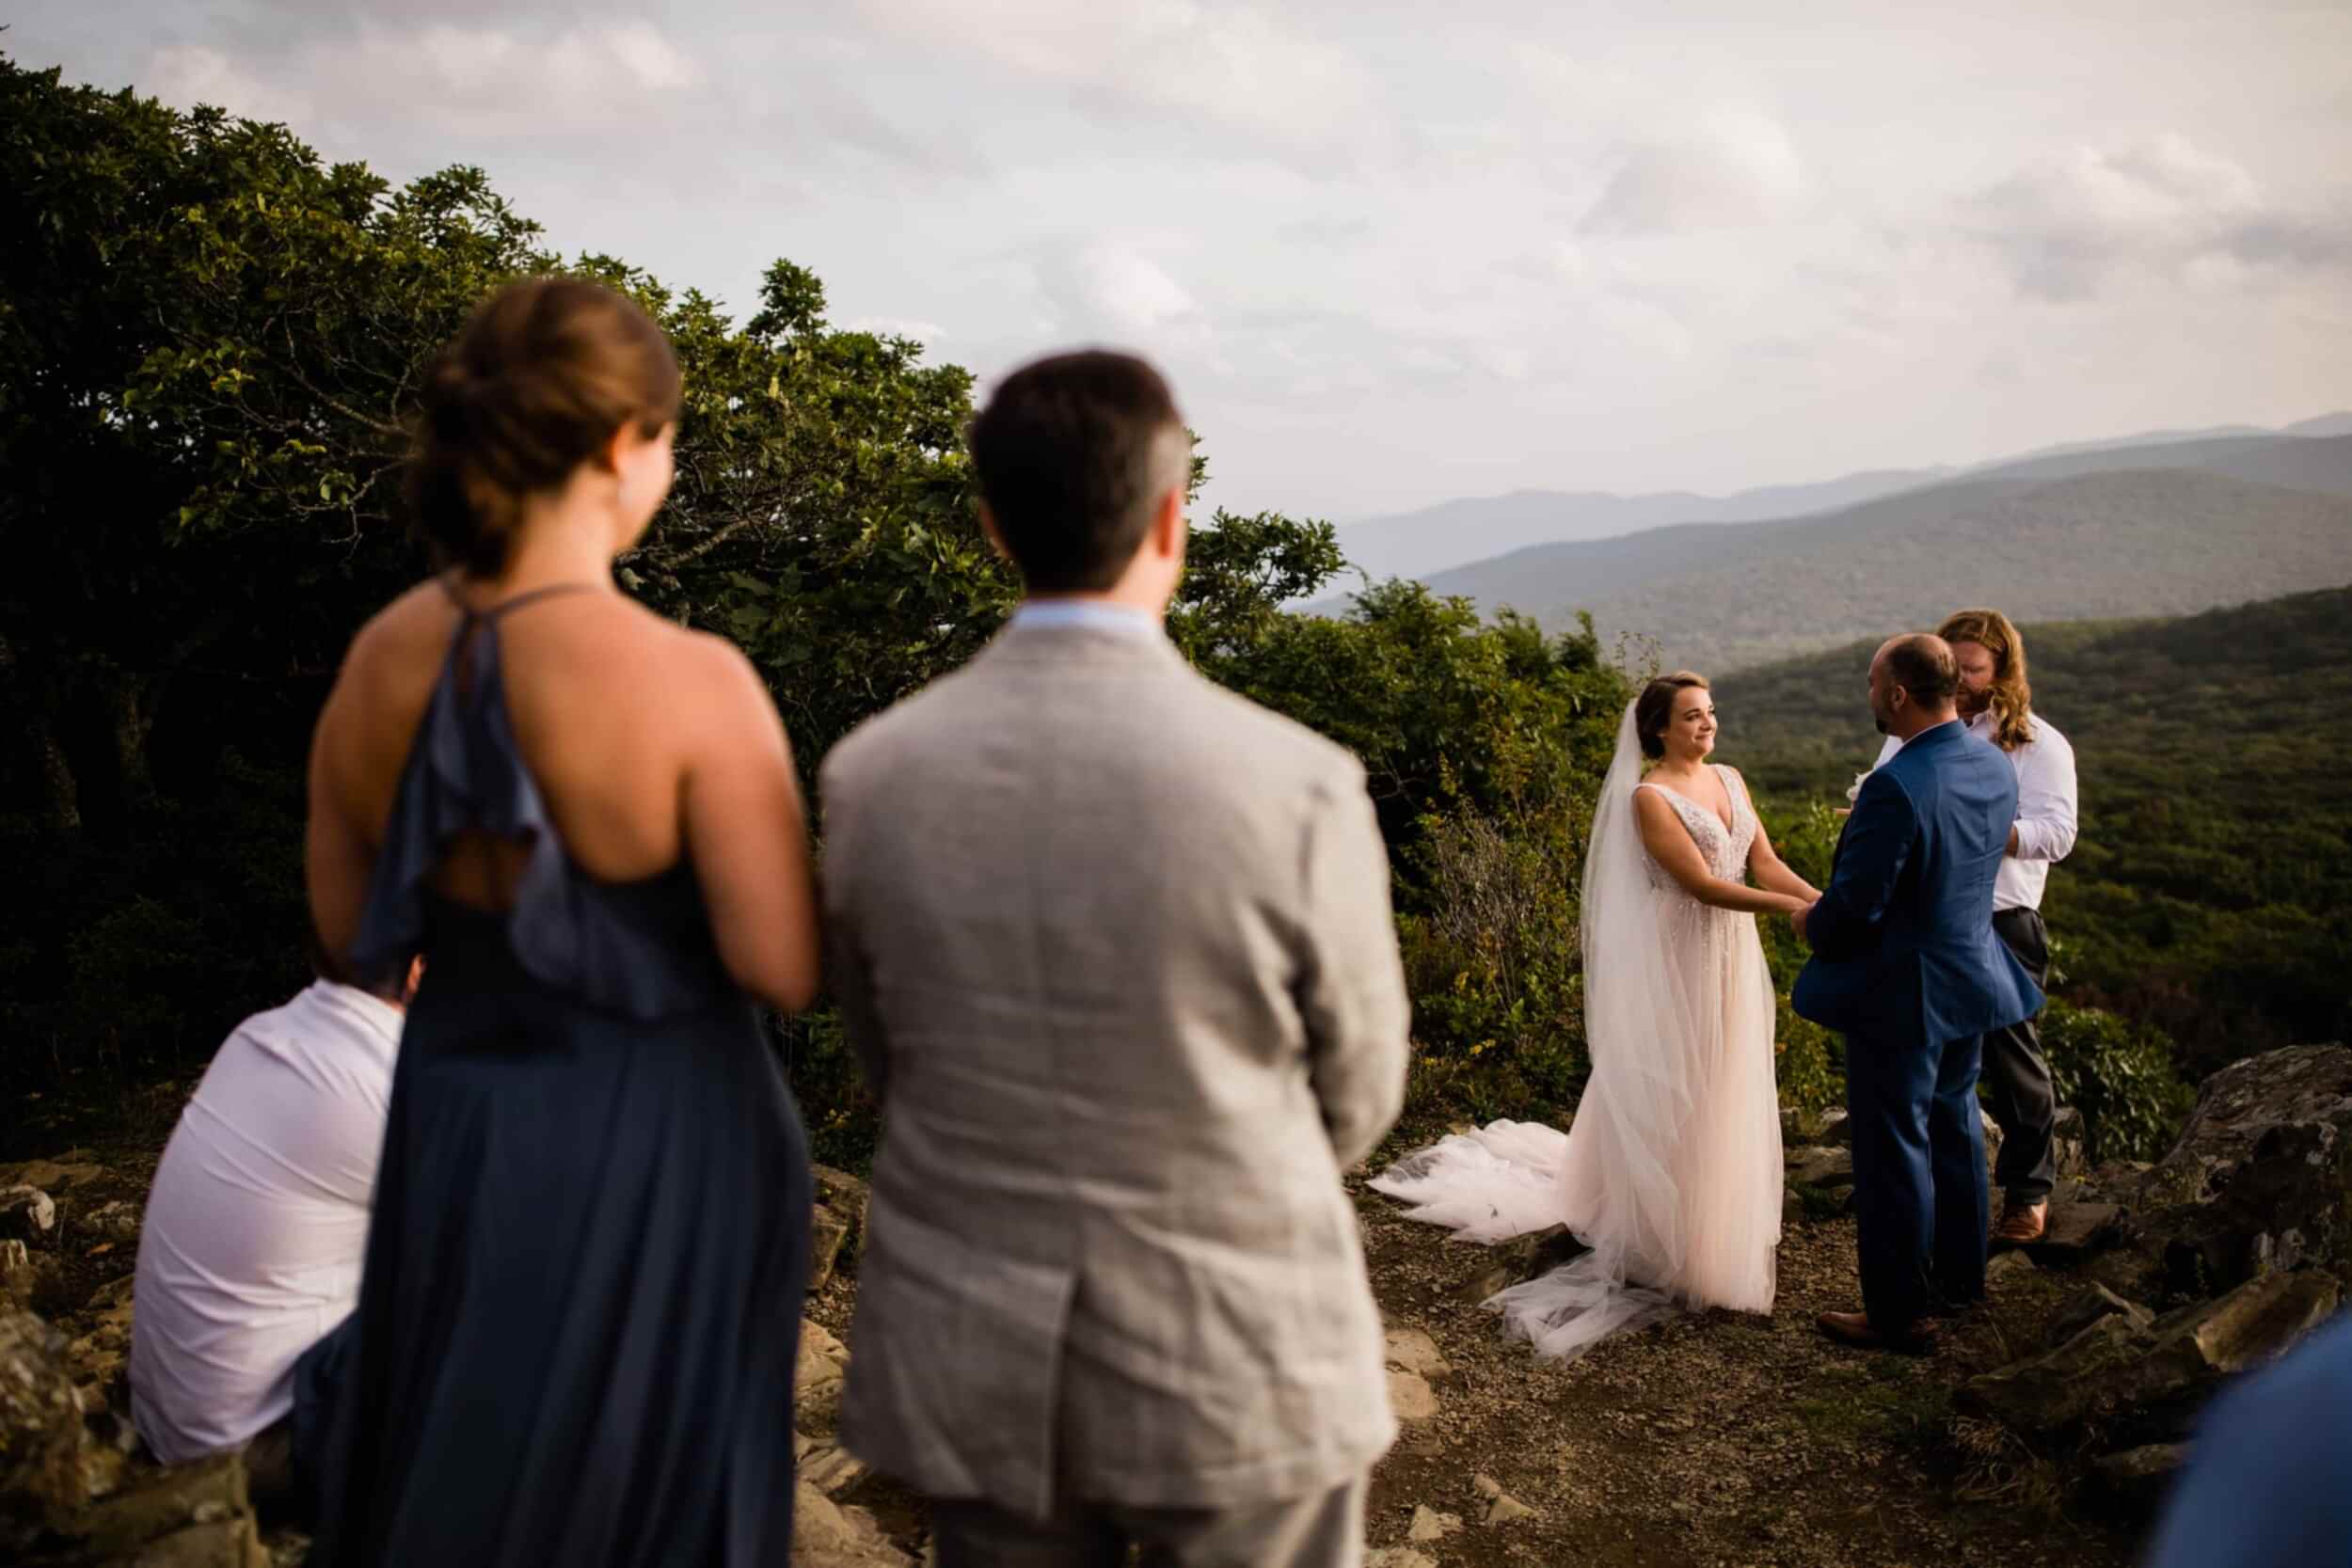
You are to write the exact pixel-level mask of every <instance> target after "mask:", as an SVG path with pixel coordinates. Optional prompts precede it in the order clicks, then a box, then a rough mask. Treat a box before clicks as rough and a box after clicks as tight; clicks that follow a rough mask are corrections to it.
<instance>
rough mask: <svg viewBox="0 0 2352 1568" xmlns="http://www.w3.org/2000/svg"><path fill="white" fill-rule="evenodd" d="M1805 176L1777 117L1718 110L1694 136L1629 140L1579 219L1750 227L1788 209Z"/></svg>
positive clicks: (1592, 225) (1614, 224)
mask: <svg viewBox="0 0 2352 1568" xmlns="http://www.w3.org/2000/svg"><path fill="white" fill-rule="evenodd" d="M1803 185H1804V165H1803V163H1802V162H1801V161H1800V160H1799V158H1798V156H1797V150H1796V148H1795V147H1794V146H1793V145H1791V143H1790V142H1789V139H1788V132H1787V131H1786V130H1784V129H1783V128H1782V127H1781V126H1780V125H1779V124H1778V122H1776V121H1774V120H1772V119H1768V118H1766V117H1764V116H1761V115H1751V114H1724V115H1721V116H1719V117H1717V118H1716V119H1715V121H1714V123H1713V124H1711V125H1709V126H1708V128H1707V129H1706V131H1705V132H1704V133H1703V134H1702V135H1698V136H1695V137H1692V138H1690V139H1687V140H1677V141H1668V142H1651V143H1647V144H1645V145H1642V146H1638V147H1635V148H1633V149H1632V150H1630V152H1629V154H1628V155H1627V157H1626V159H1625V162H1624V164H1623V165H1622V166H1620V167H1619V168H1618V170H1617V172H1616V174H1615V175H1614V177H1613V178H1612V179H1611V180H1610V182H1609V185H1608V188H1607V189H1606V190H1604V191H1603V192H1602V193H1601V197H1600V199H1599V200H1598V201H1597V202H1596V203H1594V205H1593V207H1592V210H1591V211H1590V212H1588V213H1587V214H1585V215H1584V219H1583V222H1582V223H1581V225H1580V226H1579V227H1580V229H1581V231H1582V232H1584V233H1587V234H1597V235H1610V234H1659V233H1676V232H1682V231H1688V230H1709V229H1741V228H1749V227H1753V226H1756V225H1758V224H1766V223H1771V222H1772V221H1773V220H1774V219H1776V218H1778V217H1781V216H1782V215H1784V214H1787V213H1788V211H1789V209H1790V206H1791V204H1792V203H1793V202H1794V200H1795V198H1796V197H1797V195H1798V193H1799V191H1800V189H1801V188H1802V187H1803Z"/></svg>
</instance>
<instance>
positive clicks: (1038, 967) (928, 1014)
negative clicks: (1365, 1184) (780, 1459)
mask: <svg viewBox="0 0 2352 1568" xmlns="http://www.w3.org/2000/svg"><path fill="white" fill-rule="evenodd" d="M1140 631H1141V628H1138V632H1137V634H1132V635H1128V634H1122V633H1121V632H1120V631H1119V630H1116V629H1112V628H1105V627H1100V626H1033V627H1022V626H1014V627H1011V628H1009V629H1008V630H1007V631H1006V632H1005V633H1004V634H1003V635H1002V636H1000V637H999V638H998V639H997V640H996V641H994V642H993V644H992V645H991V646H990V647H989V648H988V649H987V650H986V651H985V652H984V653H983V654H982V655H981V656H980V657H978V658H977V659H975V660H974V661H973V662H972V663H971V664H970V665H969V666H967V667H966V668H965V669H963V670H962V671H961V672H959V673H956V674H953V675H951V676H948V677H946V679H943V680H941V681H939V682H937V683H935V684H934V685H933V686H931V687H930V689H927V690H926V691H924V692H922V693H921V694H920V695H918V696H916V697H914V698H912V699H910V700H909V701H907V702H904V703H901V704H900V705H898V706H897V707H895V708H893V709H891V710H890V711H889V712H887V713H885V714H882V716H880V717H879V718H877V719H874V720H872V721H869V722H867V723H866V725H864V726H863V727H861V728H860V729H859V730H858V731H857V732H856V733H855V734H853V735H851V736H850V737H849V738H848V739H846V740H844V741H843V742H842V743H841V744H840V746H839V747H838V748H836V749H835V750H834V752H833V753H832V755H831V756H829V757H828V758H827V759H826V763H825V768H824V772H823V780H822V792H823V802H824V812H825V825H826V831H825V855H824V869H823V881H824V896H825V908H826V915H827V922H828V946H829V958H830V980H831V984H832V987H833V990H834V995H835V998H836V999H837V1001H838V1002H839V1004H840V1007H841V1013H842V1017H843V1020H844V1022H845V1025H846V1026H847V1028H848V1030H849V1032H850V1037H851V1038H852V1039H853V1040H854V1042H855V1045H856V1047H857V1050H858V1052H859V1054H860V1057H861V1059H862V1061H863V1063H864V1065H865V1067H866V1071H867V1073H868V1074H869V1077H870V1081H871V1083H872V1084H873V1085H874V1086H875V1089H876V1091H877V1092H878V1093H879V1094H881V1095H882V1099H883V1132H882V1148H881V1152H880V1154H879V1156H878V1157H877V1159H876V1161H875V1165H874V1178H873V1194H872V1200H871V1208H870V1212H869V1216H868V1222H867V1234H866V1244H865V1251H864V1254H863V1256H862V1258H861V1259H860V1262H859V1265H858V1302H857V1316H856V1320H855V1323H853V1324H852V1327H851V1330H850V1343H851V1346H852V1352H851V1355H850V1372H849V1386H848V1388H847V1390H846V1392H845V1395H844V1399H843V1406H842V1416H841V1431H842V1438H843V1441H844V1443H845V1445H846V1446H847V1447H848V1448H849V1449H850V1450H851V1451H852V1452H854V1453H856V1454H857V1455H858V1456H859V1457H860V1458H862V1459H864V1460H866V1462H867V1463H868V1464H870V1465H874V1466H875V1467H876V1468H878V1469H880V1470H882V1471H885V1472H887V1473H889V1474H891V1475H895V1476H897V1477H898V1478H899V1479H900V1480H902V1481H906V1482H908V1483H909V1484H911V1485H913V1486H914V1487H916V1488H918V1489H920V1490H921V1491H923V1492H925V1493H927V1494H929V1495H930V1496H932V1497H979V1498H985V1499H987V1500H988V1501H991V1502H993V1503H994V1504H996V1505H997V1506H999V1507H1003V1508H1007V1509H1011V1510H1014V1511H1017V1512H1020V1513H1026V1514H1030V1515H1032V1516H1036V1517H1043V1516H1045V1515H1046V1514H1047V1513H1050V1512H1051V1510H1052V1509H1053V1508H1054V1507H1055V1506H1056V1505H1057V1503H1058V1502H1060V1501H1063V1500H1081V1501H1095V1502H1104V1503H1116V1504H1125V1505H1130V1506H1136V1507H1177V1508H1226V1507H1236V1506H1241V1505H1245V1504H1249V1503H1262V1502H1267V1501H1273V1500H1278V1499H1283V1498H1290V1497H1303V1496H1306V1495H1309V1494H1311V1493H1313V1492H1316V1491H1319V1490H1322V1489H1325V1488H1327V1487H1330V1486H1335V1485H1338V1484H1340V1483H1341V1482H1343V1481H1348V1480H1350V1479H1353V1478H1354V1477H1356V1476H1357V1475H1359V1474H1360V1473H1361V1472H1362V1471H1363V1470H1364V1469H1365V1467H1366V1466H1368V1465H1370V1464H1371V1463H1372V1462H1373V1461H1374V1460H1375V1459H1376V1458H1377V1457H1378V1456H1379V1455H1380V1454H1381V1453H1382V1452H1383V1451H1384V1450H1385V1449H1387V1448H1388V1446H1389V1444H1390V1443H1391V1441H1392V1440H1393V1439H1394V1437H1395V1434H1396V1426H1395V1420H1394V1418H1393V1417H1392V1416H1391V1413H1390V1409H1389V1400H1388V1387H1387V1381H1386V1377H1385V1374H1384V1372H1383V1370H1382V1349H1381V1330H1380V1319H1379V1315H1378V1312H1377V1310H1376V1309H1375V1307H1374V1304H1373V1299H1372V1292H1371V1289H1370V1285H1369V1283H1368V1281H1367V1279H1366V1277H1365V1274H1364V1261H1363V1254H1362V1246H1361V1241H1360V1237H1359V1231H1358V1227H1357V1221H1356V1215H1355V1212H1354V1210H1353V1208H1352V1207H1351V1205H1350V1204H1349V1202H1348V1200H1347V1197H1346V1195H1345V1192H1344V1191H1343V1188H1342V1185H1341V1182H1340V1171H1341V1169H1342V1168H1343V1166H1344V1165H1347V1164H1353V1163H1354V1162H1355V1161H1357V1160H1359V1159H1360V1158H1362V1157H1363V1156H1364V1155H1365V1154H1366V1153H1368V1152H1369V1151H1370V1150H1371V1148H1372V1147H1373V1146H1374V1144H1375V1143H1376V1142H1378V1140H1379V1138H1380V1136H1381V1134H1382V1133H1384V1132H1386V1131H1387V1130H1388V1128H1389V1126H1390V1124H1391V1122H1392V1121H1393V1120H1394V1119H1395V1117H1396V1114H1397V1111H1398V1109H1399V1106H1400V1104H1401V1101H1402V1100H1403V1097H1404V1086H1405V1058H1406V1027H1407V1023H1408V1008H1407V1004H1406V992H1405V983H1404V974H1403V971H1402V967H1401V965H1400V963H1399V961H1398V958H1397V950H1396V934H1395V928H1394V925H1393V922H1392V921H1391V915H1390V904H1389V871H1388V860H1387V855H1386V852H1385V850H1384V849H1383V847H1382V846H1381V842H1380V835H1379V831H1378V827H1377V825H1376V823H1375V819H1374V815H1373V810H1372V804H1371V801H1370V800H1369V799H1368V798H1367V796H1366V794H1365V790H1364V772H1363V768H1362V767H1361V766H1360V765H1359V763H1358V762H1357V761H1356V759H1355V758H1354V757H1353V756H1351V755H1349V754H1348V753H1347V752H1345V751H1343V749H1342V748H1340V747H1338V746H1336V745H1333V744H1332V743H1331V742H1329V741H1327V740H1325V739H1323V738H1321V737H1320V736H1316V735H1314V734H1312V733H1311V732H1310V731H1308V730H1306V729H1304V728H1302V727H1300V726H1299V725H1296V724H1294V723H1292V722H1291V721H1288V720H1286V719H1282V718H1279V717H1278V716H1276V715H1274V714H1271V713H1268V712H1266V711H1265V710H1264V709H1263V708H1260V707H1258V706H1256V705H1253V704H1251V703H1248V702H1247V701H1245V700H1243V699H1242V698H1240V697H1237V696H1234V695H1232V693H1230V692H1227V691H1225V690H1222V689H1219V688H1217V687H1216V686H1215V685H1213V684H1211V683H1210V682H1209V681H1207V680H1206V679H1204V678H1202V677H1201V676H1200V675H1199V674H1197V673H1195V672H1194V671H1193V670H1192V669H1191V668H1190V666H1188V665H1187V664H1186V663H1185V662H1184V659H1183V657H1181V656H1180V655H1178V654H1177V652H1176V651H1175V650H1174V648H1173V647H1171V646H1170V645H1169V644H1168V642H1167V641H1165V640H1164V639H1162V638H1160V637H1158V636H1156V635H1152V636H1149V637H1146V636H1144V635H1141V634H1140Z"/></svg>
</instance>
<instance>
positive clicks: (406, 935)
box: [311, 594, 810, 1568]
mask: <svg viewBox="0 0 2352 1568" xmlns="http://www.w3.org/2000/svg"><path fill="white" fill-rule="evenodd" d="M523 597H536V595H535V594H533V595H524V596H523ZM521 602H522V598H517V599H514V600H510V601H508V603H507V604H505V605H502V606H500V607H498V608H497V609H496V610H491V611H489V612H487V613H485V614H475V613H472V612H470V611H469V612H468V613H467V615H466V617H465V620H464V623H463V624H462V625H461V626H460V628H459V630H458V632H457V635H456V636H455V637H454V638H453V640H452V641H451V647H450V655H449V658H448V661H447V663H446V665H445V667H444V668H443V670H442V673H441V676H440V680H439V683H438V685H437V687H436V688H435V690H434V693H433V697H432V701H431V704H430V705H429V706H428V708H427V710H426V714H425V718H424V721H423V722H422V723H421V725H420V726H419V729H418V734H417V738H416V741H415V746H414V750H413V752H412V753H411V754H410V756H409V759H408V763H407V768H406V770H405V773H404V775H403V777H402V780H401V786H400V794H399V797H398V800H397V803H396V804H395V806H394V808H393V811H392V816H391V822H390V827H389V832H388V833H387V835H386V842H385V845H384V847H383V852H382V854H381V857H380V858H379V860H378V861H377V863H376V866H375V871H374V876H373V881H372V882H371V884H370V886H369V889H368V895H367V902H366V905H365V908H364V911H363V914H362V919H361V926H360V933H359V938H358V942H357V944H356V946H355V950H354V953H353V959H354V963H355V966H356V967H357V968H358V970H359V972H360V973H361V974H362V975H363V976H365V977H369V978H378V977H382V976H385V975H387V974H390V973H391V972H392V971H394V970H396V969H397V968H399V967H400V966H401V964H402V963H403V961H404V958H403V955H405V954H408V953H411V952H415V951H418V950H422V951H423V952H424V953H425V955H426V967H425V979H424V982H423V985H422V987H421V989H420V990H419V992H418V994H417V997H416V1000H415V1003H414V1005H413V1006H411V1007H410V1009H409V1013H408V1021H407V1027H406V1029H405V1033H404V1035H403V1037H402V1041H401V1051H400V1058H399V1065H398V1068H397V1069H396V1071H395V1074H394V1078H393V1085H392V1101H391V1110H390V1117H389V1123H388V1125H387V1128H386V1131H385V1143H384V1157H383V1163H382V1166H381V1170H380V1175H379V1177H378V1184H377V1187H376V1194H375V1214H374V1222H373V1227H372V1228H371V1231H370V1235H369V1240H368V1256H367V1266H366V1275H365V1278H364V1280H363V1283H362V1285H361V1289H360V1296H359V1307H358V1311H357V1313H356V1314H355V1317H354V1320H353V1329H354V1333H353V1336H352V1341H351V1343H350V1344H349V1345H347V1346H346V1347H345V1349H344V1352H343V1356H342V1360H343V1366H342V1372H341V1375H340V1377H339V1378H338V1379H337V1385H338V1386H337V1389H336V1393H335V1396H334V1400H333V1405H332V1408H331V1410H330V1411H329V1412H328V1414H327V1416H326V1423H327V1426H328V1436H327V1437H326V1451H325V1453H324V1455H323V1457H322V1465H321V1473H320V1478H319V1490H320V1514H319V1528H318V1536H317V1541H316V1544H315V1546H314V1548H313V1553H312V1557H311V1561H312V1562H314V1563H324V1564H331V1565H332V1568H352V1565H358V1564H373V1563H400V1564H419V1563H423V1564H432V1565H433V1568H459V1565H469V1564H512V1565H514V1568H523V1565H525V1564H529V1565H532V1568H536V1565H540V1564H547V1563H559V1562H560V1563H563V1564H565V1565H566V1568H595V1565H612V1568H619V1565H624V1564H648V1565H650V1564H656V1563H661V1564H669V1563H694V1564H704V1563H708V1564H728V1565H742V1568H749V1565H752V1564H770V1563H782V1562H785V1561H786V1560H787V1558H788V1556H789V1550H790V1544H791V1539H792V1486H793V1474H792V1372H793V1363H794V1358H795V1355H796V1354H797V1352H798V1349H799V1335H800V1323H801V1304H802V1294H803V1290H804V1289H805V1287H806V1283H807V1276H808V1227H809V1203H810V1188H809V1173H808V1157H807V1149H806V1145H805V1140H804V1138H803V1132H802V1130H801V1124H800V1118H799V1116H798V1114H797V1113H796V1111H795V1109H794V1107H793V1104H792V1101H791V1099H790V1096H789V1094H788V1092H787V1089H786V1087H785V1084H784V1079H783V1076H782V1074H781V1072H780V1071H779V1069H778V1068H777V1065H776V1062H775V1058H774V1055H773V1053H771V1051H770V1050H769V1048H768V1046H767V1043H766V1041H765V1040H764V1039H763V1037H762V1035H761V1031H760V1028H759V1021H758V1015H757V1012H756V1010H755V1006H754V1005H753V1003H752V1002H751V1000H750V999H749V998H748V997H746V996H745V994H744V993H743V992H742V991H741V990H739V988H738V987H737V986H736V985H735V984H734V983H733V981H732V980H731V979H730V978H729V977H728V975H727V974H726V971H725V968H724V966H723V964H722V962H721V960H720V958H719V954H718V951H717V948H716V945H715V943H714V940H713V938H712V936H711V932H710V926H709V920H708V918H707V914H706V912H705V911H704V907H703V901H702V895H701V892H700V889H699V887H698V885H697V883H696V881H695V879H694V875H693V871H692V868H691V865H689V864H685V863H681V864H679V865H677V866H675V867H673V868H672V869H671V870H669V871H666V872H663V873H661V874H660V875H658V876H654V877H651V878H647V879H643V880H639V881H631V882H625V883H615V882H607V881H602V880H599V879H596V878H594V877H592V876H590V875H589V874H588V873H587V872H585V871H584V870H583V869H582V868H581V867H580V866H579V865H577V864H575V863H572V862H571V860H570V859H569V858H568V857H567V856H566V855H565V854H564V847H563V843H562V840H561V838H560V836H559V835H558V834H557V832H556V830H555V826H554V824H553V822H552V821H551V820H550V819H549V818H548V814H547V809H546V802H545V801H544V800H542V798H541V797H540V794H539V790H538V788H537V786H536V785H535V784H533V782H532V778H531V774H530V772H529V770H528V768H525V767H524V765H523V762H522V759H521V754H520V752H519V751H518V750H517V749H516V744H515V738H514V732H513V729H512V726H511V724H510V722H509V720H508V716H507V711H506V705H505V700H504V694H503V690H502V688H501V676H500V666H499V646H498V627H497V617H498V616H499V615H500V614H501V613H503V612H504V611H505V610H511V609H513V608H515V607H516V606H517V605H519V604H520V603H521ZM461 608H462V607H461ZM467 833H472V834H489V835H494V836H499V837H505V838H510V839H513V840H516V841H517V842H525V843H527V844H528V846H529V860H528V865H527V868H526V869H525V871H524V873H523V875H522V877H521V879H520V881H519V884H518V887H517V891H516V899H515V903H514V905H513V908H512V909H511V910H510V911H503V912H498V913H491V912H485V911H480V910H475V909H471V908H469V907H466V906H462V905H459V904H456V903H453V902H452V901H450V900H448V899H445V898H441V897H439V896H437V895H435V894H433V893H432V891H431V889H430V885H429V881H430V877H431V874H432V872H433V869H434V867H435V865H436V863H437V861H438V859H439V858H440V855H441V853H442V851H443V850H444V848H445V847H447V846H448V845H449V843H450V842H451V840H452V839H453V837H455V836H457V835H459V834H467Z"/></svg>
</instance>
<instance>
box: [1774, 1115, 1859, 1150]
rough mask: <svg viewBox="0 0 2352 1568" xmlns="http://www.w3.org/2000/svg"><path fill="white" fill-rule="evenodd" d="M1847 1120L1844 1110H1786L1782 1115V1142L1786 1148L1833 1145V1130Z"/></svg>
mask: <svg viewBox="0 0 2352 1568" xmlns="http://www.w3.org/2000/svg"><path fill="white" fill-rule="evenodd" d="M1845 1119H1846V1113H1845V1112H1844V1111H1842V1110H1820V1111H1800V1110H1795V1109H1784V1110H1783V1111H1782V1112H1781V1113H1780V1141H1781V1145H1782V1147H1784V1148H1805V1147H1814V1146H1819V1145H1821V1144H1826V1143H1831V1142H1833V1141H1836V1140H1833V1139H1832V1138H1830V1137H1829V1136H1828V1133H1829V1132H1830V1131H1831V1129H1833V1128H1835V1127H1836V1126H1838V1125H1839V1124H1840V1123H1842V1122H1844V1121H1845Z"/></svg>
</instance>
